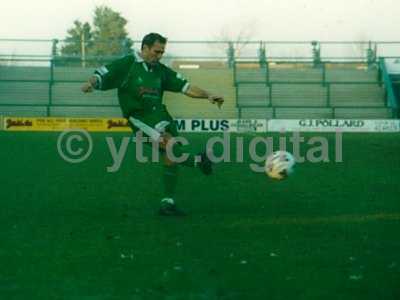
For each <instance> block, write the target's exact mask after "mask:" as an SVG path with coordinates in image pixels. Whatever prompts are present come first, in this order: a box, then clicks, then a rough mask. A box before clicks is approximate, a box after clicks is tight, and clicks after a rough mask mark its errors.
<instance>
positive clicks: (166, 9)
mask: <svg viewBox="0 0 400 300" xmlns="http://www.w3.org/2000/svg"><path fill="white" fill-rule="evenodd" d="M98 5H107V6H110V7H111V8H112V9H114V10H116V11H118V12H120V13H121V15H122V16H123V17H124V18H126V19H127V20H128V25H127V29H128V32H129V35H130V37H131V38H133V39H135V40H136V39H141V38H142V37H143V35H144V34H145V33H147V32H150V31H155V32H160V33H162V34H164V35H165V36H167V37H168V38H169V39H170V40H188V39H190V40H209V39H214V38H215V36H218V35H220V33H221V32H222V31H225V32H228V33H229V34H230V35H235V33H239V32H240V31H241V30H244V29H245V33H246V34H248V35H249V36H251V38H252V39H254V40H260V39H263V40H314V39H315V40H359V39H363V40H365V39H373V40H400V36H399V28H400V26H399V25H400V0H379V1H378V0H143V1H136V0H112V1H111V0H35V1H29V0H24V1H23V0H1V10H0V24H1V26H0V38H40V39H47V38H49V39H51V38H59V39H63V38H64V37H65V35H66V31H67V29H68V28H70V27H71V25H72V23H73V21H74V20H76V19H79V20H80V21H82V22H85V21H88V22H91V21H92V16H93V10H94V8H95V7H96V6H98Z"/></svg>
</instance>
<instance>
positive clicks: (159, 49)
mask: <svg viewBox="0 0 400 300" xmlns="http://www.w3.org/2000/svg"><path fill="white" fill-rule="evenodd" d="M164 51H165V44H161V43H160V42H158V41H156V42H155V43H154V45H153V46H151V47H148V46H147V45H144V46H143V49H142V57H143V59H144V61H145V62H147V63H149V64H157V63H158V62H159V60H160V59H161V57H162V56H163V54H164Z"/></svg>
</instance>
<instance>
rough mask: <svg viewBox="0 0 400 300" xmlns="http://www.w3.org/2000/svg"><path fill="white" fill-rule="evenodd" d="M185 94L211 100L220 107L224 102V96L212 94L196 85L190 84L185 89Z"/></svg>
mask: <svg viewBox="0 0 400 300" xmlns="http://www.w3.org/2000/svg"><path fill="white" fill-rule="evenodd" d="M185 95H186V96H189V97H191V98H202V99H208V101H210V102H211V103H212V104H217V105H218V108H221V106H222V104H223V103H224V98H223V97H222V96H218V95H213V94H210V93H209V92H207V91H205V90H203V89H201V88H199V87H197V86H195V85H190V86H189V88H188V89H187V90H186V91H185Z"/></svg>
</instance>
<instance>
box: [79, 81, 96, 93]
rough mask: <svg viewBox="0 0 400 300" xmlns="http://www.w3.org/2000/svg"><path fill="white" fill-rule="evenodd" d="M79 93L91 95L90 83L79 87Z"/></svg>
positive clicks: (91, 87)
mask: <svg viewBox="0 0 400 300" xmlns="http://www.w3.org/2000/svg"><path fill="white" fill-rule="evenodd" d="M81 91H82V92H84V93H91V92H93V86H92V84H91V83H90V82H85V84H84V85H82V87H81Z"/></svg>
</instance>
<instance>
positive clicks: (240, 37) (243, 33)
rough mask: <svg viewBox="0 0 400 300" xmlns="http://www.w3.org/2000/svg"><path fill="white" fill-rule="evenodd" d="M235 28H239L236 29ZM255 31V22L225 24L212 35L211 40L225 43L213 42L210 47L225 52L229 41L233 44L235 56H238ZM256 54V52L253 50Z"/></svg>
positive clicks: (241, 53) (243, 50)
mask: <svg viewBox="0 0 400 300" xmlns="http://www.w3.org/2000/svg"><path fill="white" fill-rule="evenodd" d="M237 28H240V29H239V30H237ZM255 32H256V22H255V21H251V22H246V23H242V24H237V23H236V24H234V23H231V24H225V25H224V26H223V27H222V28H221V30H220V31H219V32H218V33H217V34H215V35H214V36H213V40H215V41H221V42H225V43H221V44H219V43H218V44H213V45H212V46H211V47H212V48H214V49H215V50H217V51H219V52H221V51H222V52H223V53H226V51H227V49H228V45H229V43H231V44H232V45H233V48H234V51H235V52H234V54H235V57H240V56H241V55H243V53H244V52H245V48H246V46H248V44H249V42H250V41H251V40H252V38H254V35H255ZM254 55H257V52H256V51H255V52H254Z"/></svg>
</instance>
